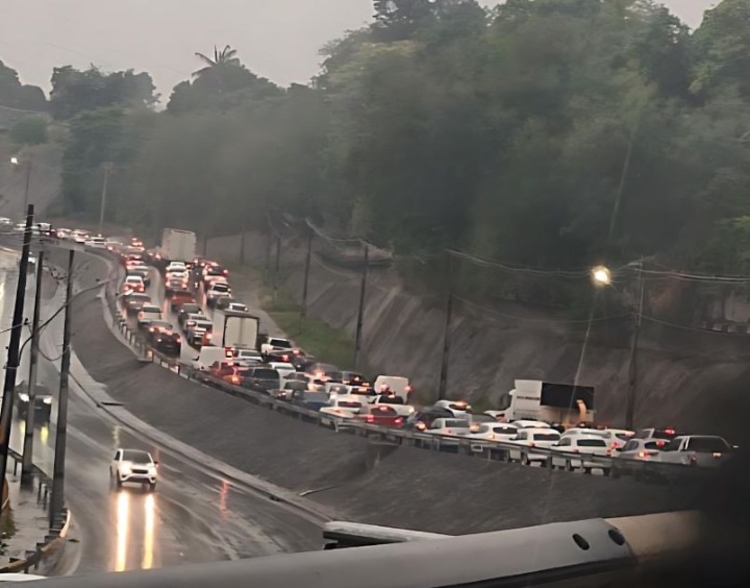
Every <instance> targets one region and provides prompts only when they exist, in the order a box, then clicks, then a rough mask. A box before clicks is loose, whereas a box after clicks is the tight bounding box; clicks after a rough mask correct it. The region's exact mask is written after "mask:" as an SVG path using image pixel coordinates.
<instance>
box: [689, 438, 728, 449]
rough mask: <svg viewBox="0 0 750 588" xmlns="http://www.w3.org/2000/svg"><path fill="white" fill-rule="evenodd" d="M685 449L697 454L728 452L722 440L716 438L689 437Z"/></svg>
mask: <svg viewBox="0 0 750 588" xmlns="http://www.w3.org/2000/svg"><path fill="white" fill-rule="evenodd" d="M687 448H688V451H695V452H697V453H726V452H727V451H729V450H730V447H729V445H728V444H727V443H726V442H725V441H724V439H720V438H718V437H691V438H690V441H689V442H688V447H687Z"/></svg>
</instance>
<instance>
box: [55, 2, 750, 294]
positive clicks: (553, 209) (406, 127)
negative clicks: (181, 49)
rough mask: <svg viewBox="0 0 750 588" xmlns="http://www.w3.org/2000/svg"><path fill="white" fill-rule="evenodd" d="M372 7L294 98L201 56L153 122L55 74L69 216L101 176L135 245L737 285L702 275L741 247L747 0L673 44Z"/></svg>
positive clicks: (516, 16) (632, 26)
mask: <svg viewBox="0 0 750 588" xmlns="http://www.w3.org/2000/svg"><path fill="white" fill-rule="evenodd" d="M373 6H374V10H375V20H374V22H373V24H372V25H371V26H369V27H366V28H362V29H360V30H357V31H352V32H351V33H349V34H348V35H347V36H346V37H345V38H343V39H340V40H339V41H336V42H333V43H331V44H329V45H328V46H326V47H325V48H324V50H323V51H322V55H323V65H322V69H321V72H320V75H319V76H318V77H316V78H315V80H314V83H313V85H312V87H304V86H296V85H295V86H292V87H290V88H287V89H283V88H280V87H278V86H276V85H274V84H272V83H271V82H269V81H268V80H265V79H263V78H260V77H258V76H257V75H255V74H254V73H253V72H252V71H250V70H249V69H247V68H246V67H245V66H244V65H243V64H242V63H241V62H240V61H239V59H238V57H237V55H236V53H235V51H234V50H233V49H232V48H231V47H229V46H227V47H225V48H224V49H223V50H219V49H218V48H215V49H214V53H213V55H212V56H206V55H200V54H199V55H198V57H199V58H200V60H201V61H202V62H203V67H202V68H201V69H200V70H198V71H196V72H195V74H194V75H193V77H192V78H191V80H186V81H184V82H182V83H180V84H178V85H177V86H176V87H175V88H174V91H173V93H172V95H171V98H170V101H169V104H168V107H167V112H164V113H158V114H155V113H151V112H147V113H144V112H143V111H142V109H140V110H139V109H135V110H133V109H131V108H125V107H118V108H108V109H104V110H101V109H98V110H97V108H100V107H101V106H108V105H113V104H114V105H118V106H119V105H126V106H127V105H130V104H133V103H134V102H136V103H138V104H140V105H141V106H143V105H148V104H150V100H151V99H152V97H153V94H152V93H151V90H150V82H149V84H135V85H136V86H138V87H139V88H141V90H140V91H133V90H132V89H131V90H128V91H125V90H123V89H122V85H121V86H120V89H119V90H118V92H115V93H114V95H113V93H112V92H108V91H105V89H106V87H107V85H108V84H107V83H105V82H106V80H108V79H109V77H111V76H104V74H101V73H100V72H98V70H95V69H92V70H89V71H87V72H76V71H75V70H71V69H70V68H61V69H59V70H56V79H57V81H58V86H59V88H58V89H56V90H55V92H53V99H52V102H53V106H54V108H53V111H54V112H55V113H56V116H59V117H63V118H64V117H67V116H70V112H73V113H79V112H80V113H81V114H80V115H78V116H77V117H75V118H73V119H72V121H71V138H70V143H69V145H68V150H67V152H66V158H65V165H66V170H65V174H66V175H65V179H66V181H65V197H66V199H67V201H68V203H69V205H70V206H71V208H73V209H75V210H89V211H90V214H92V215H95V214H96V211H97V210H98V205H97V198H98V192H99V184H100V179H101V163H102V162H103V161H109V160H111V161H115V162H116V163H117V164H118V172H117V173H116V174H115V179H114V180H113V181H114V187H113V188H112V199H113V204H112V207H113V208H112V210H113V211H115V212H114V213H113V214H116V215H117V220H118V221H119V222H122V223H125V224H131V225H137V226H142V227H147V228H149V229H152V230H153V231H158V229H159V228H160V227H162V226H165V225H172V226H184V227H185V228H189V229H193V230H197V231H199V232H202V233H204V232H208V233H210V234H222V233H231V232H237V231H238V230H239V229H241V228H258V229H263V228H265V226H266V213H267V212H268V211H270V210H282V211H288V212H291V213H293V214H296V215H299V216H302V215H306V216H310V217H312V218H314V219H315V220H316V221H317V222H318V223H322V224H324V226H325V227H326V230H328V231H330V232H336V233H338V234H356V235H359V236H363V237H366V238H368V239H371V240H372V241H374V242H376V243H378V244H381V245H384V246H392V247H395V249H396V251H397V252H398V253H407V254H409V253H418V254H423V253H427V254H429V253H434V252H436V251H439V250H440V249H441V248H443V247H446V246H450V247H459V248H466V249H471V250H473V251H475V252H477V253H479V254H482V255H485V256H490V257H494V258H499V259H503V260H506V261H507V262H509V263H512V264H518V265H533V266H547V267H559V268H580V267H585V266H589V265H590V264H592V263H593V262H597V261H600V260H602V259H606V260H608V261H609V262H610V263H617V262H618V261H623V262H627V261H630V260H632V259H634V258H637V257H640V256H647V255H652V254H657V253H659V254H662V255H665V256H670V257H672V258H674V259H676V260H679V262H680V263H683V264H684V265H686V266H693V267H707V268H708V267H712V268H718V267H721V268H722V269H723V270H726V271H730V270H732V268H735V269H736V270H737V271H739V270H740V269H742V268H743V267H744V266H743V264H744V261H743V258H742V256H741V255H728V254H727V255H726V256H725V262H722V263H719V261H717V260H718V259H719V258H721V257H722V256H723V255H724V252H725V251H738V252H739V251H742V247H744V245H743V241H742V240H743V239H744V237H743V236H742V235H743V234H744V233H742V231H741V227H742V226H744V225H743V224H742V222H740V221H737V220H735V219H744V218H745V217H750V200H748V197H747V195H748V193H750V172H748V171H747V170H750V94H748V92H749V90H748V86H747V83H748V81H747V80H748V78H747V75H746V73H747V72H748V71H750V62H748V61H747V60H748V55H750V37H749V36H748V35H749V34H750V33H748V31H750V27H746V26H744V25H745V24H746V23H747V18H748V13H747V10H748V9H747V6H748V4H747V2H744V1H737V0H725V2H723V3H722V4H721V5H719V6H718V7H717V8H716V9H714V10H713V11H711V12H709V13H708V17H707V18H706V21H705V22H704V24H703V26H702V27H701V28H700V29H699V30H697V31H696V32H695V33H694V34H693V35H690V34H689V31H688V29H687V27H686V26H685V25H684V24H682V23H681V22H680V21H679V20H678V19H677V18H676V17H674V16H673V15H672V14H670V13H669V12H668V11H667V10H666V9H665V8H664V7H663V6H662V5H661V4H660V3H657V2H653V1H651V0H508V2H506V3H503V4H500V5H498V6H497V7H496V8H495V9H493V10H492V11H488V10H485V9H483V8H482V7H480V6H479V4H478V3H477V2H475V1H474V0H435V1H426V0H389V1H387V2H374V4H373ZM112 75H114V74H112ZM133 75H134V74H132V72H130V76H131V77H133ZM143 75H144V76H145V74H143ZM121 77H122V78H123V80H124V79H125V78H127V77H128V72H125V73H124V74H123V76H121ZM118 79H119V78H118ZM145 79H146V78H145V77H144V78H143V80H145ZM148 80H150V78H148ZM54 81H55V80H54V79H53V82H54ZM133 81H134V80H133ZM63 82H64V83H63ZM125 85H127V84H125ZM131 85H132V84H131ZM92 86H93V87H96V88H97V91H91V87H92ZM80 87H83V88H84V89H86V88H88V89H87V90H85V91H80V92H79V91H78V90H79V89H80ZM105 96H106V99H105V98H103V97H105ZM134 97H135V99H134ZM743 222H744V221H743ZM735 246H736V247H735ZM724 247H728V249H726V250H725V249H723V248H724ZM565 295H567V294H565ZM555 296H557V294H555V295H554V296H553V295H552V294H550V297H551V298H554V297H555ZM571 296H574V294H571Z"/></svg>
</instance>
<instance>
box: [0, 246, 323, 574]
mask: <svg viewBox="0 0 750 588" xmlns="http://www.w3.org/2000/svg"><path fill="white" fill-rule="evenodd" d="M3 255H4V254H0V258H2V256H3ZM5 255H7V254H5ZM4 259H5V258H2V259H0V281H1V283H0V296H2V305H3V311H4V313H3V321H4V324H9V323H10V312H11V306H12V300H13V297H14V296H13V295H14V291H13V292H11V291H10V290H14V289H15V275H16V273H17V272H16V273H14V269H13V266H14V262H7V260H5V261H3V260H4ZM57 261H60V260H59V259H58V260H57ZM83 265H86V262H84V264H83ZM3 267H6V268H7V269H6V270H5V271H3V270H2V268H3ZM78 269H79V270H82V271H83V273H82V274H80V275H81V276H82V275H84V274H86V270H85V268H83V266H81V267H79V268H78ZM82 281H85V279H84V280H82ZM91 283H93V280H92V282H91ZM82 287H83V286H82ZM29 288H30V290H31V289H32V288H33V280H31V281H30V287H29ZM60 295H61V289H60V288H58V287H57V284H55V283H48V284H47V285H46V287H45V308H44V310H43V313H42V317H43V319H44V317H45V316H49V315H50V314H51V312H52V311H53V310H56V309H58V308H59V307H60V305H61V304H62V300H61V298H60ZM29 298H30V297H29ZM86 306H88V307H90V308H99V309H101V305H100V304H99V303H98V301H96V300H88V302H87V304H86ZM27 315H30V312H28V311H27ZM61 319H62V317H61V316H60V317H58V319H56V320H55V321H53V322H52V323H51V324H50V325H49V327H47V328H46V329H45V330H44V331H43V335H42V341H41V344H40V347H41V350H42V353H43V354H44V355H45V357H46V358H49V359H50V360H54V361H49V360H48V359H45V358H42V359H41V361H40V369H39V381H40V382H42V383H45V384H47V385H48V386H50V388H51V389H53V390H56V389H57V386H58V383H59V372H58V368H59V355H60V349H61V346H60V340H61V326H62V320H61ZM93 324H97V325H99V324H102V325H103V321H102V320H101V314H100V315H99V320H98V321H96V322H95V323H93ZM87 330H88V327H87V325H86V324H85V323H84V324H80V323H78V324H76V325H75V328H74V331H77V332H78V333H79V334H80V333H81V332H86V331H87ZM6 336H7V335H6ZM77 338H78V336H77V335H75V334H74V345H75V343H76V342H77ZM27 347H28V346H27ZM95 357H99V358H101V359H103V355H101V354H95ZM90 363H91V362H90ZM101 363H102V362H101V361H100V360H99V359H98V360H95V361H94V362H93V364H94V365H96V366H97V367H99V366H100V364H101ZM80 368H81V366H80V363H79V362H78V361H77V358H75V357H74V362H73V373H72V375H73V378H72V380H71V395H70V403H69V415H68V417H69V422H68V451H67V463H66V480H65V490H66V495H65V496H66V502H67V504H68V505H69V506H70V508H71V509H72V511H73V513H74V536H75V537H76V538H77V539H79V542H77V543H71V544H69V546H68V549H67V550H66V557H65V562H64V564H61V567H60V569H59V570H57V572H58V573H63V574H69V573H77V574H82V573H83V574H85V573H91V572H98V571H104V570H130V569H144V568H151V567H162V566H172V565H181V564H185V563H199V562H206V561H218V560H226V559H237V558H245V557H255V556H260V555H267V554H272V553H279V552H289V551H300V550H309V549H317V548H319V546H320V541H321V536H320V530H319V528H318V526H317V525H316V524H314V523H312V522H310V521H309V520H307V519H304V518H301V517H299V516H297V515H295V514H293V513H291V512H289V511H288V510H285V509H282V508H280V507H278V506H277V505H275V504H273V503H271V502H269V501H268V500H267V499H265V498H260V497H259V496H258V495H257V494H255V493H254V492H252V491H251V489H250V488H247V487H243V486H242V485H241V484H237V483H234V482H230V481H229V480H227V479H224V478H222V476H219V475H216V473H214V472H208V471H204V468H203V466H202V465H201V464H200V463H196V462H195V461H193V460H191V459H187V458H185V457H183V456H180V455H178V454H175V453H174V452H172V451H168V450H167V449H165V448H164V447H162V446H161V445H160V444H158V443H154V442H153V441H151V440H150V439H148V438H146V437H144V436H143V435H141V434H139V433H138V432H136V431H133V430H131V429H129V428H127V427H124V426H122V424H121V423H118V422H117V421H116V420H115V419H113V418H111V417H110V416H108V415H107V414H106V413H105V412H104V411H103V410H102V409H101V408H99V407H97V406H96V405H95V404H94V403H93V402H91V400H90V398H89V397H88V396H87V394H86V393H85V391H84V390H83V389H82V388H81V386H80V385H79V384H78V382H79V381H85V379H86V378H85V374H83V373H81V372H80ZM25 369H26V368H25V366H24V365H22V369H21V371H20V373H21V374H25V373H26V371H25ZM106 369H107V368H105V371H106ZM20 379H24V378H22V377H20V376H19V380H20ZM136 381H137V380H136ZM141 384H142V385H144V386H145V387H146V389H148V390H151V391H153V388H152V387H151V386H150V382H148V381H146V382H145V383H144V381H141ZM56 407H57V402H56V400H55V402H54V403H53V411H52V417H51V423H50V424H49V425H48V426H46V427H45V426H44V425H42V426H40V427H39V429H38V434H37V438H36V441H35V463H37V464H39V465H40V466H41V467H43V468H45V469H46V471H51V466H52V462H53V456H54V451H53V446H54V438H55V433H56V426H55V424H56V421H57V414H56ZM21 438H22V424H17V425H15V426H14V434H13V436H12V437H11V443H12V444H13V445H14V447H15V446H17V447H18V448H19V449H20V447H21V443H22V441H21ZM117 447H132V448H140V449H146V450H148V451H151V452H152V454H154V455H155V456H157V459H158V460H159V462H160V464H159V469H160V479H159V483H158V488H157V492H156V493H154V494H149V493H146V492H144V491H143V490H142V489H141V488H140V487H134V488H126V489H124V490H122V491H117V492H113V491H111V490H110V487H109V479H108V466H109V460H110V459H111V457H112V456H113V455H114V452H115V449H116V448H117Z"/></svg>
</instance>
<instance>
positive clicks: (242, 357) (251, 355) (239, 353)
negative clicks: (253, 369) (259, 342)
mask: <svg viewBox="0 0 750 588" xmlns="http://www.w3.org/2000/svg"><path fill="white" fill-rule="evenodd" d="M234 358H235V360H237V361H238V362H240V363H248V364H250V363H261V362H262V361H263V357H262V356H261V354H260V353H258V352H257V351H256V350H255V349H234ZM305 381H307V380H305Z"/></svg>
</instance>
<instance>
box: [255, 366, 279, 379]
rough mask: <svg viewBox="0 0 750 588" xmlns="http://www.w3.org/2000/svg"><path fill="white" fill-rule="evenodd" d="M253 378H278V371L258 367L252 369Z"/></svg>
mask: <svg viewBox="0 0 750 588" xmlns="http://www.w3.org/2000/svg"><path fill="white" fill-rule="evenodd" d="M253 378H259V379H261V380H278V379H279V372H277V371H276V370H269V369H262V368H260V369H256V370H254V371H253Z"/></svg>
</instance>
